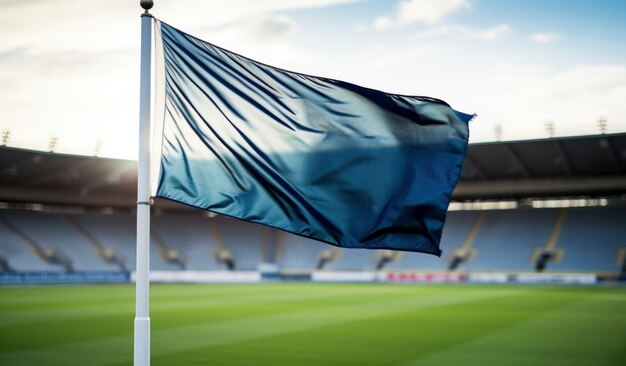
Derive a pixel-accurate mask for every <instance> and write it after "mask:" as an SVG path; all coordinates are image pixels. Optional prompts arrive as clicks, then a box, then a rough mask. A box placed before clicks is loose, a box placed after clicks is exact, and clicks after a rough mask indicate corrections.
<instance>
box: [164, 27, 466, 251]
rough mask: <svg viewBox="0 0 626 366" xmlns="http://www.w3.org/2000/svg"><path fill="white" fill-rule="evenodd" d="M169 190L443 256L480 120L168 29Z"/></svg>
mask: <svg viewBox="0 0 626 366" xmlns="http://www.w3.org/2000/svg"><path fill="white" fill-rule="evenodd" d="M157 37H160V42H159V44H161V45H162V50H161V49H157V51H162V57H163V58H162V60H160V61H162V62H163V70H164V83H165V84H164V86H165V88H164V91H165V100H164V102H165V112H164V120H163V126H162V128H163V139H162V144H161V146H160V149H161V155H160V173H159V174H160V175H159V178H158V184H157V185H156V187H155V188H156V196H158V197H162V198H166V199H169V200H173V201H177V202H181V203H184V204H187V205H190V206H194V207H198V208H201V209H204V210H208V211H212V212H215V213H219V214H223V215H227V216H232V217H236V218H239V219H242V220H246V221H250V222H255V223H260V224H264V225H268V226H271V227H275V228H278V229H282V230H285V231H288V232H292V233H295V234H299V235H302V236H306V237H309V238H312V239H316V240H320V241H323V242H327V243H330V244H333V245H337V246H341V247H350V248H370V249H380V248H386V249H397V250H407V251H417V252H425V253H431V254H435V255H441V250H440V249H439V241H440V238H441V232H442V229H443V225H444V222H445V217H446V212H447V207H448V204H449V202H450V195H451V193H452V191H453V190H454V188H455V186H456V183H457V180H458V178H459V174H460V172H461V166H462V164H463V160H464V157H465V152H466V149H467V139H468V122H469V120H470V119H471V118H472V116H471V115H467V114H463V113H459V112H456V111H454V110H453V109H451V108H450V106H449V105H447V104H446V103H445V102H443V101H441V100H437V99H433V98H427V97H415V96H404V95H395V94H389V93H384V92H380V91H377V90H372V89H368V88H364V87H360V86H357V85H354V84H350V83H347V82H343V81H339V80H332V79H327V78H322V77H316V76H310V75H305V74H300V73H295V72H290V71H286V70H282V69H279V68H275V67H271V66H268V65H265V64H262V63H259V62H256V61H253V60H251V59H249V58H246V57H243V56H240V55H238V54H236V53H233V52H229V51H227V50H224V49H222V48H219V47H217V46H214V45H212V44H210V43H207V42H204V41H202V40H199V39H197V38H195V37H193V36H190V35H188V34H185V33H183V32H182V31H180V30H178V29H176V28H173V27H171V26H169V25H167V24H165V23H161V22H158V21H157Z"/></svg>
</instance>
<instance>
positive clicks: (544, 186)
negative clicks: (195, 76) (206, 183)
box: [0, 133, 626, 207]
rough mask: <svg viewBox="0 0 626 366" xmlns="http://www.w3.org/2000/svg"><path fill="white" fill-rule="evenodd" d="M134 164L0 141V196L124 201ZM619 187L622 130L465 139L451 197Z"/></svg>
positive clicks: (616, 190)
mask: <svg viewBox="0 0 626 366" xmlns="http://www.w3.org/2000/svg"><path fill="white" fill-rule="evenodd" d="M136 166H137V163H136V161H130V160H118V159H107V158H98V157H87V156H76V155H63V154H56V153H51V152H41V151H32V150H23V149H17V148H12V147H6V146H3V147H0V201H2V202H16V203H42V204H61V205H63V204H65V205H68V204H69V205H87V206H121V207H131V206H134V204H135V201H136V198H135V195H136V193H135V192H136V185H137V183H136V182H137V176H136ZM623 194H626V133H625V134H612V135H596V136H582V137H580V136H579V137H560V138H551V139H544V140H528V141H512V142H490V143H480V144H472V145H470V147H469V151H468V155H467V159H466V162H465V165H464V167H463V173H462V175H461V181H460V183H459V185H458V187H457V189H456V191H455V192H454V194H453V199H454V200H457V201H464V200H481V199H520V198H529V197H560V196H611V195H623ZM160 204H163V203H160ZM164 205H165V206H166V207H167V206H169V207H175V205H174V204H173V203H165V204H164Z"/></svg>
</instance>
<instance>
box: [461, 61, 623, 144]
mask: <svg viewBox="0 0 626 366" xmlns="http://www.w3.org/2000/svg"><path fill="white" fill-rule="evenodd" d="M465 98H466V100H465V102H466V103H468V104H473V105H475V107H476V108H477V109H476V111H477V112H478V114H479V115H480V120H481V121H484V122H486V123H485V124H482V125H481V124H476V125H475V126H474V127H475V130H474V131H473V134H474V138H475V139H478V140H485V139H492V138H493V137H494V135H493V130H492V126H493V123H496V122H499V123H502V125H503V130H504V134H505V138H537V137H545V132H544V131H545V130H544V127H545V123H546V122H547V121H553V122H554V123H555V126H556V129H557V133H558V134H559V135H574V134H589V133H597V132H598V130H597V128H596V121H597V120H598V118H600V117H606V118H607V120H608V121H609V127H610V128H612V129H613V128H614V129H613V131H620V130H623V129H624V128H625V127H626V123H625V122H624V118H623V116H624V115H626V104H625V103H623V101H624V100H626V66H623V65H578V66H574V67H570V68H567V69H564V70H562V71H558V72H549V71H548V69H547V68H545V67H543V66H540V65H535V66H515V67H502V68H500V69H499V70H497V71H496V72H495V73H494V74H493V75H492V76H491V77H490V78H489V79H487V80H485V81H484V82H483V83H482V84H481V87H480V88H479V89H477V90H476V93H473V94H468V95H466V96H465Z"/></svg>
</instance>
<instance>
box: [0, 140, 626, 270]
mask: <svg viewBox="0 0 626 366" xmlns="http://www.w3.org/2000/svg"><path fill="white" fill-rule="evenodd" d="M135 169H136V163H135V162H132V161H123V160H115V159H102V158H95V157H86V156H72V155H63V154H54V153H46V152H40V151H29V150H23V149H16V148H10V147H6V146H0V172H1V174H0V270H1V271H5V272H9V271H17V272H28V271H51V272H63V271H122V272H124V271H127V270H133V269H134V267H135V247H134V244H135V216H134V215H133V212H134V205H135V203H136V202H135V201H136V199H135V189H136V175H135ZM453 200H455V202H456V203H457V204H459V205H461V206H463V205H462V204H464V203H469V206H467V207H464V206H463V207H464V208H463V207H462V208H461V210H460V211H450V212H449V213H448V219H447V223H446V226H445V228H444V231H443V236H442V242H441V248H442V249H443V251H444V254H443V257H441V258H438V257H435V256H431V255H424V254H420V253H408V252H407V253H404V252H392V251H368V250H358V249H353V250H350V249H340V248H336V247H333V246H330V245H327V244H323V243H319V242H315V241H312V240H309V239H306V238H303V237H300V236H297V235H293V234H286V233H283V234H280V235H279V234H277V233H276V232H274V231H272V230H271V229H267V228H265V227H262V226H260V225H255V224H247V223H243V222H241V221H238V220H235V219H230V218H227V217H219V216H218V217H210V216H212V215H209V214H207V213H206V212H202V211H200V210H194V209H191V208H189V207H185V206H180V205H176V204H174V203H172V202H169V201H166V200H162V199H156V204H155V206H154V209H153V216H152V233H151V237H152V240H151V243H152V245H151V252H152V256H151V269H152V270H156V271H159V270H160V271H180V270H199V271H206V270H209V271H211V270H225V269H235V270H257V269H258V268H259V265H261V264H270V265H273V266H276V267H277V268H280V269H281V270H287V271H289V270H292V271H313V270H315V269H316V268H317V269H323V270H326V271H362V270H366V271H371V270H375V269H385V270H391V271H402V270H419V271H436V272H443V271H447V270H450V269H451V270H458V271H474V272H479V271H522V272H531V271H534V270H535V268H536V267H544V270H545V271H548V272H566V271H593V272H610V273H619V272H620V271H624V269H626V263H625V262H626V240H625V239H624V238H626V224H624V223H626V134H614V135H597V136H579V137H563V138H552V139H545V140H533V141H514V142H495V143H483V144H474V145H470V148H469V150H468V157H467V160H466V162H465V165H464V167H463V173H462V175H461V180H460V183H459V186H458V187H457V190H456V191H455V192H454V194H453ZM498 200H501V201H504V200H506V201H508V202H513V203H514V205H512V206H511V207H508V208H510V209H506V210H500V209H494V206H493V205H492V206H489V205H487V206H485V208H487V209H484V208H482V209H481V208H479V206H480V204H481V203H489V202H495V201H498ZM541 200H544V201H546V202H548V203H541V202H540V201H541ZM549 201H555V202H553V203H549ZM568 201H572V202H570V203H568ZM579 201H580V202H579ZM537 202H539V203H538V204H535V203H537ZM563 202H565V204H563ZM581 202H582V203H581ZM587 203H589V204H590V205H592V206H596V207H577V206H581V205H582V206H584V205H586V204H587ZM500 208H502V207H500ZM541 258H544V260H541ZM542 261H543V262H542ZM540 262H542V263H540ZM539 264H540V265H539Z"/></svg>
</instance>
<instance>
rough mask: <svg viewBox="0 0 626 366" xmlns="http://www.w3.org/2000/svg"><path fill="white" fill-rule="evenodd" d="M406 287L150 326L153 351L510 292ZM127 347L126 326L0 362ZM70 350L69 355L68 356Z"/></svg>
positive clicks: (93, 360)
mask: <svg viewBox="0 0 626 366" xmlns="http://www.w3.org/2000/svg"><path fill="white" fill-rule="evenodd" d="M400 292H405V291H400ZM406 293H407V296H406V297H400V298H399V299H396V300H380V297H377V296H374V297H373V298H371V299H370V301H369V302H362V303H361V304H360V305H355V304H352V303H349V304H348V305H339V306H333V305H332V304H330V305H329V306H325V307H319V306H318V307H317V308H315V309H313V310H310V308H309V307H307V306H306V304H302V306H301V307H299V310H296V311H293V312H289V313H284V314H275V315H267V316H258V317H251V318H246V319H233V320H227V321H221V322H214V323H208V324H204V323H202V324H199V325H195V326H185V327H179V328H174V329H167V330H160V329H158V327H154V331H153V341H152V354H153V355H154V356H155V357H157V356H159V355H164V354H169V353H174V352H181V351H184V350H191V349H194V348H201V347H210V346H216V345H223V344H228V343H232V342H239V341H242V340H249V339H254V338H260V337H268V336H274V335H278V334H286V333H292V332H300V331H305V330H308V329H314V328H317V327H323V326H327V325H330V324H342V323H346V322H351V321H355V320H360V319H366V318H371V317H378V316H385V315H389V314H392V313H399V312H406V311H412V310H415V309H416V308H420V309H430V308H433V307H438V306H442V305H445V304H449V303H458V302H469V301H476V300H480V299H484V298H488V297H494V296H502V295H504V294H507V293H511V292H510V291H508V292H507V291H482V292H476V293H473V294H470V293H467V292H465V291H463V292H461V293H459V294H455V293H448V294H447V295H446V294H445V293H443V294H442V293H439V292H436V291H434V292H432V294H433V295H432V296H415V294H410V292H406ZM376 300H378V301H376ZM181 301H182V300H181ZM250 306H251V307H254V306H255V304H250ZM197 321H198V322H202V319H197ZM131 349H132V337H131V334H130V332H129V333H128V335H126V336H118V337H110V338H107V339H101V340H98V341H86V342H76V343H71V344H67V345H63V346H56V347H46V348H39V349H29V350H22V351H14V352H3V353H2V354H0V364H2V365H4V364H7V365H29V364H34V360H46V364H48V365H68V366H69V365H83V364H90V365H104V364H108V363H116V362H129V360H130V357H131V355H130V351H131ZM68 355H71V358H70V357H68Z"/></svg>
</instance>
